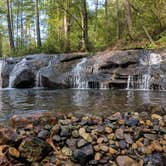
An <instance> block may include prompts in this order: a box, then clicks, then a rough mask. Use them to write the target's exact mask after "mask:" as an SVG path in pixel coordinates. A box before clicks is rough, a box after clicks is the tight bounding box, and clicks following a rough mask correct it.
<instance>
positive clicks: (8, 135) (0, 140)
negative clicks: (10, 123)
mask: <svg viewBox="0 0 166 166" xmlns="http://www.w3.org/2000/svg"><path fill="white" fill-rule="evenodd" d="M17 138H18V134H17V133H16V132H15V131H14V130H12V129H10V128H0V145H4V144H13V143H15V142H16V141H17Z"/></svg>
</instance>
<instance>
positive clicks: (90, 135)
mask: <svg viewBox="0 0 166 166" xmlns="http://www.w3.org/2000/svg"><path fill="white" fill-rule="evenodd" d="M165 163H166V115H164V114H163V115H162V114H161V115H159V114H156V113H151V114H149V113H147V112H142V113H137V112H133V113H131V112H130V113H119V112H117V113H115V114H111V115H109V116H107V117H104V116H103V117H102V116H95V115H82V114H75V115H73V114H70V113H69V114H67V115H65V114H62V113H44V114H36V115H34V116H31V117H27V118H24V117H20V116H16V115H15V116H13V117H12V119H11V126H1V127H0V165H1V166H13V165H14V166H23V165H25V166H26V165H27V166H28V165H30V166H31V165H32V166H42V165H44V166H80V165H82V166H86V165H98V166H100V165H105V166H143V165H146V166H164V165H165Z"/></svg>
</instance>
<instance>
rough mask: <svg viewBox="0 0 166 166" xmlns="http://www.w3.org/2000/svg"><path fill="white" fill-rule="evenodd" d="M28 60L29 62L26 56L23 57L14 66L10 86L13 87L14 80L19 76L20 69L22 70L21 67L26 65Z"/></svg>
mask: <svg viewBox="0 0 166 166" xmlns="http://www.w3.org/2000/svg"><path fill="white" fill-rule="evenodd" d="M26 62H27V60H26V58H23V59H22V60H21V61H20V62H19V63H17V64H16V65H15V66H14V68H13V70H12V72H11V73H10V76H9V88H12V87H13V82H14V81H15V79H16V77H17V73H18V71H19V70H20V68H24V67H26Z"/></svg>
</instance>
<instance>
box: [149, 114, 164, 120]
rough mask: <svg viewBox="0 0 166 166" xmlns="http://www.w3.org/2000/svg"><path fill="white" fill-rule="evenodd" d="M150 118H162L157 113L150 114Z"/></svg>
mask: <svg viewBox="0 0 166 166" xmlns="http://www.w3.org/2000/svg"><path fill="white" fill-rule="evenodd" d="M151 118H152V119H158V120H161V119H162V116H160V115H158V114H152V115H151Z"/></svg>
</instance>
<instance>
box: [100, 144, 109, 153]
mask: <svg viewBox="0 0 166 166" xmlns="http://www.w3.org/2000/svg"><path fill="white" fill-rule="evenodd" d="M100 150H101V151H103V152H108V150H109V147H108V146H106V145H102V144H101V145H100Z"/></svg>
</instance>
